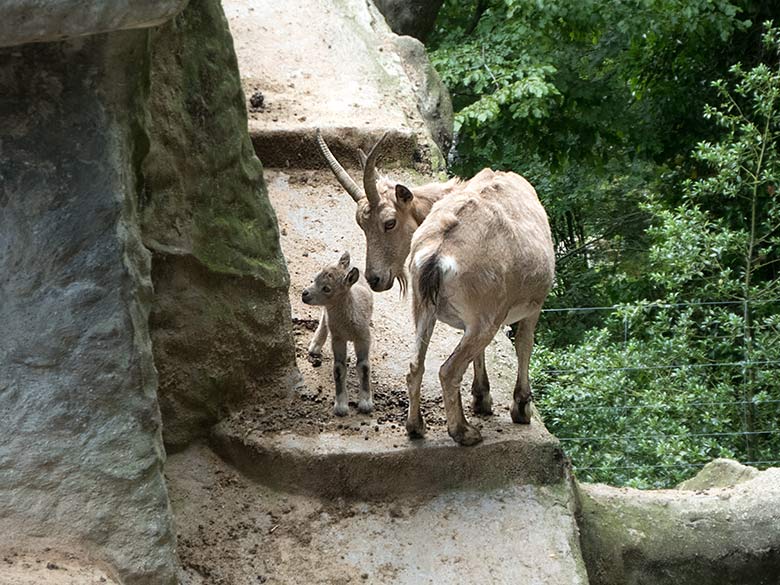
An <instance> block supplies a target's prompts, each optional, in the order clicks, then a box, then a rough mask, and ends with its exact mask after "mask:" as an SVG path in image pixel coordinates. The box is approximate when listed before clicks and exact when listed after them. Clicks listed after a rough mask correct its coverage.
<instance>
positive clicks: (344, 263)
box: [339, 252, 350, 268]
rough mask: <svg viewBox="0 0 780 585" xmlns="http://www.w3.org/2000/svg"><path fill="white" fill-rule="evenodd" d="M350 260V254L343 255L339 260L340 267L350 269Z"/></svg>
mask: <svg viewBox="0 0 780 585" xmlns="http://www.w3.org/2000/svg"><path fill="white" fill-rule="evenodd" d="M349 263H350V258H349V252H344V253H343V254H342V255H341V258H339V266H343V267H344V268H349Z"/></svg>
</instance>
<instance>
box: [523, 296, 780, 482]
mask: <svg viewBox="0 0 780 585" xmlns="http://www.w3.org/2000/svg"><path fill="white" fill-rule="evenodd" d="M778 309H780V300H779V299H771V300H764V299H761V300H755V301H742V300H736V301H697V302H680V303H677V302H675V303H638V304H636V305H620V306H607V307H576V308H567V309H563V308H551V309H546V310H545V311H544V315H543V320H544V321H545V323H544V324H543V326H542V327H540V330H539V335H538V337H539V340H538V344H537V349H535V357H534V360H532V362H533V364H534V365H533V368H534V369H533V371H532V375H533V381H534V391H535V395H536V398H537V404H538V405H539V408H540V411H541V412H542V416H543V417H544V418H545V422H546V423H547V425H548V427H549V428H550V430H551V431H552V432H553V433H554V434H556V435H557V436H558V437H559V439H560V440H561V443H562V445H563V447H564V450H565V451H566V452H567V453H568V454H569V456H570V457H571V459H572V464H573V466H574V469H575V472H576V473H577V474H578V476H580V477H581V478H583V479H585V480H588V481H603V482H607V483H611V484H615V485H633V486H636V487H670V486H672V485H675V484H676V483H678V482H679V481H681V480H683V479H686V478H687V477H690V476H691V475H693V474H695V473H696V472H697V470H698V469H699V468H701V467H702V466H704V465H705V464H706V463H708V462H709V461H711V460H712V459H714V458H717V457H730V458H734V459H737V460H739V461H740V462H742V463H744V464H747V465H755V466H758V467H767V466H772V465H780V372H778V366H780V314H779V312H778ZM583 322H585V323H586V325H582V323H583ZM550 332H552V333H550ZM572 332H573V333H572ZM540 354H541V355H540Z"/></svg>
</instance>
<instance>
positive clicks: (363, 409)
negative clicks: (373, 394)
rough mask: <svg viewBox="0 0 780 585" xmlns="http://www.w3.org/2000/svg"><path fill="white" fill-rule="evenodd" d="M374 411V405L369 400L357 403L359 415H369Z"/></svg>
mask: <svg viewBox="0 0 780 585" xmlns="http://www.w3.org/2000/svg"><path fill="white" fill-rule="evenodd" d="M373 411H374V403H373V401H371V400H361V401H360V402H358V412H359V413H361V414H370V413H371V412H373Z"/></svg>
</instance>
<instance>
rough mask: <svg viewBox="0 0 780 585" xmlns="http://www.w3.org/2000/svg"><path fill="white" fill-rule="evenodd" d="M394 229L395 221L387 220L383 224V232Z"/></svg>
mask: <svg viewBox="0 0 780 585" xmlns="http://www.w3.org/2000/svg"><path fill="white" fill-rule="evenodd" d="M394 227H395V220H394V219H389V220H387V221H386V222H385V231H386V232H389V231H390V230H391V229H393V228H394Z"/></svg>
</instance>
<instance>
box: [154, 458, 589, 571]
mask: <svg viewBox="0 0 780 585" xmlns="http://www.w3.org/2000/svg"><path fill="white" fill-rule="evenodd" d="M166 470H167V474H168V475H169V477H170V482H169V493H170V497H171V502H172V505H173V508H174V512H175V514H176V526H177V529H178V532H179V534H178V550H179V554H180V557H181V560H182V565H183V572H182V575H181V583H182V585H206V584H209V583H230V584H231V585H250V584H256V583H267V584H268V585H275V584H286V585H290V584H306V585H310V584H312V585H316V584H323V585H325V584H327V585H334V584H337V585H347V584H356V583H370V584H372V585H429V584H434V585H439V584H441V583H489V584H491V585H504V584H506V585H510V584H511V585H516V584H517V583H523V584H524V585H586V584H587V582H588V581H587V575H586V571H585V568H584V564H583V562H582V557H581V554H580V551H579V541H578V533H577V527H576V523H575V520H574V513H573V508H574V502H573V498H572V495H571V494H572V492H571V490H570V489H569V484H568V483H567V482H560V483H557V484H553V485H544V486H536V485H509V486H505V487H503V488H498V489H489V490H488V489H485V490H479V491H475V490H455V491H450V492H447V493H444V494H441V495H438V496H433V497H420V496H416V497H411V496H410V497H404V498H397V499H395V500H394V501H392V502H365V501H356V500H348V499H336V500H329V499H326V500H323V499H320V498H316V497H311V496H308V495H301V494H289V493H284V492H279V491H276V490H273V489H270V488H268V487H266V486H262V485H259V484H256V483H253V482H251V481H249V480H247V479H246V478H245V477H244V476H243V475H242V474H239V473H237V472H236V471H235V470H233V469H231V468H229V467H226V466H225V464H224V463H223V462H222V461H221V460H220V459H219V458H218V457H216V456H215V455H214V454H213V453H211V452H210V451H209V450H208V449H206V448H204V447H202V446H196V447H194V448H191V449H189V450H188V451H185V452H182V453H177V454H175V455H172V456H171V457H170V458H169V459H168V463H167V467H166Z"/></svg>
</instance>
